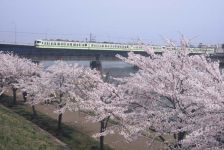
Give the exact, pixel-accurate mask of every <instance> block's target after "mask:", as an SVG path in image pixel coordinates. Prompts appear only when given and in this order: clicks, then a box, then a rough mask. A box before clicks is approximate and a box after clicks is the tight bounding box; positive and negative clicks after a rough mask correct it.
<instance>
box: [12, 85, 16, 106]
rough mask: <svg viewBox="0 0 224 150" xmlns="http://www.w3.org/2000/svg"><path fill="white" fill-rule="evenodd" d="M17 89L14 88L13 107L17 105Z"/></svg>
mask: <svg viewBox="0 0 224 150" xmlns="http://www.w3.org/2000/svg"><path fill="white" fill-rule="evenodd" d="M16 90H17V89H16V88H12V92H13V105H16Z"/></svg>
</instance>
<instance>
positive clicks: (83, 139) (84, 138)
mask: <svg viewBox="0 0 224 150" xmlns="http://www.w3.org/2000/svg"><path fill="white" fill-rule="evenodd" d="M11 101H12V98H11V97H9V96H7V95H2V96H1V98H0V102H1V103H2V104H4V105H6V106H8V108H10V110H11V111H13V112H15V113H17V114H18V115H20V116H23V117H24V118H26V119H27V120H29V121H31V122H33V123H34V124H36V125H37V126H39V127H40V128H42V129H43V130H45V131H47V132H49V133H50V134H51V135H53V136H55V137H57V138H58V139H59V140H61V141H62V142H64V143H65V144H67V146H68V147H69V148H70V149H72V150H73V149H74V150H99V149H100V148H99V142H98V141H96V140H95V139H93V138H92V137H90V136H88V135H86V134H85V133H82V132H81V131H79V130H76V129H75V128H74V127H71V126H68V125H65V124H63V123H62V130H61V131H60V132H59V131H58V130H57V120H55V119H53V118H50V117H49V116H47V115H45V114H42V113H40V112H37V116H35V117H34V116H33V115H32V111H31V108H30V107H27V106H26V105H23V104H18V105H16V106H12V105H11V103H10V102H11ZM20 118H21V117H20ZM20 118H19V119H18V120H17V121H19V120H20ZM23 120H25V119H23ZM0 124H1V122H0ZM12 126H13V124H12ZM24 129H26V128H24ZM1 135H4V134H1ZM1 135H0V136H1ZM34 139H35V138H34ZM0 140H1V139H0ZM0 144H1V143H0ZM22 149H24V148H22ZM28 149H29V148H28ZM43 149H46V148H43ZM62 149H63V148H62ZM10 150H11V149H10ZM55 150H56V148H55ZM105 150H111V148H110V147H108V146H107V145H105Z"/></svg>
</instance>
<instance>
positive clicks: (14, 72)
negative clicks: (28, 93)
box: [0, 52, 40, 104]
mask: <svg viewBox="0 0 224 150" xmlns="http://www.w3.org/2000/svg"><path fill="white" fill-rule="evenodd" d="M0 57H1V59H0V61H1V63H0V68H1V70H0V72H1V73H0V76H1V87H6V88H11V89H12V91H13V103H14V104H16V91H17V88H18V87H17V83H18V80H19V79H21V78H24V77H31V76H33V75H34V74H36V73H37V72H38V71H39V70H40V67H39V66H38V65H37V64H34V63H33V62H32V61H31V60H29V59H25V58H20V57H18V56H17V55H13V54H12V53H2V52H1V53H0Z"/></svg>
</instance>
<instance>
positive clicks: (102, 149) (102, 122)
mask: <svg viewBox="0 0 224 150" xmlns="http://www.w3.org/2000/svg"><path fill="white" fill-rule="evenodd" d="M102 132H104V120H102V121H100V133H102ZM100 150H104V136H100Z"/></svg>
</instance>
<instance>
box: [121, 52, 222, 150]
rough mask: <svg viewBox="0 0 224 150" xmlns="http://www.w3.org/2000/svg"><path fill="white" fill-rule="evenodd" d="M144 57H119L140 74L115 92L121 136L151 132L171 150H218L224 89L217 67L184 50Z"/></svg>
mask: <svg viewBox="0 0 224 150" xmlns="http://www.w3.org/2000/svg"><path fill="white" fill-rule="evenodd" d="M147 53H148V57H145V56H141V55H137V54H134V53H129V56H128V58H124V57H121V56H118V57H119V58H121V59H122V60H123V61H125V62H127V63H130V64H133V65H136V66H138V67H139V69H140V70H139V72H138V73H136V74H134V75H132V76H131V77H127V78H125V79H124V80H123V82H124V83H123V84H122V85H120V86H119V87H118V91H119V93H120V94H119V97H120V106H122V107H120V106H118V107H117V109H120V110H122V111H120V112H123V113H121V115H120V117H121V118H122V122H121V124H122V126H123V127H124V128H123V129H125V130H123V131H124V132H122V134H123V135H125V137H127V138H132V137H136V136H142V135H150V134H152V132H153V135H154V139H155V138H156V137H158V138H160V139H161V140H162V141H163V142H164V143H165V144H167V145H168V147H169V148H171V149H172V148H174V149H175V148H176V149H184V148H186V149H189V148H191V149H206V148H207V149H209V148H211V149H212V148H217V149H218V148H221V149H222V148H223V141H222V140H223V136H221V135H222V132H223V125H222V124H223V122H222V120H223V117H222V113H223V111H222V110H223V99H222V97H223V94H224V89H223V87H224V86H223V78H222V76H221V74H220V72H219V65H218V63H217V62H211V61H210V60H209V59H206V57H205V56H199V55H197V56H196V55H195V56H189V53H188V51H187V50H185V49H183V50H182V51H178V52H174V51H165V52H164V53H163V54H162V55H155V54H154V52H153V51H152V50H147ZM124 108H125V109H126V111H124ZM219 121H220V123H217V122H219ZM221 122H222V123H221ZM165 135H173V137H174V140H173V141H168V140H167V139H166V138H164V136H165ZM196 139H197V140H196Z"/></svg>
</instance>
